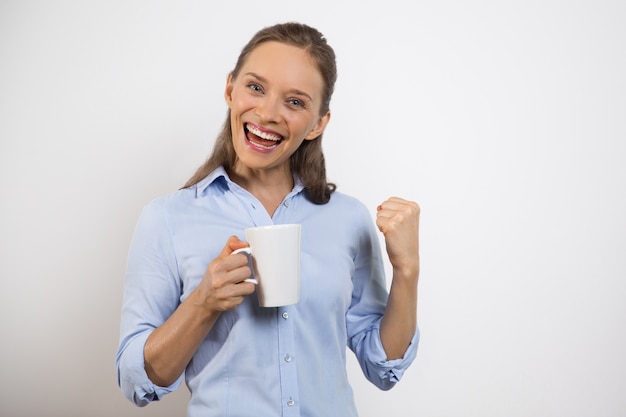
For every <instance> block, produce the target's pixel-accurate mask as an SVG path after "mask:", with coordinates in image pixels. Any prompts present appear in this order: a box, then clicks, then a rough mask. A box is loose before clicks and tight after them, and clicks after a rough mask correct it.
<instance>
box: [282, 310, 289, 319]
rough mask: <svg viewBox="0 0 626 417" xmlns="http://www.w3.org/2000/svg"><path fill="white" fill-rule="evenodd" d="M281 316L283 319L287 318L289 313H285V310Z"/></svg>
mask: <svg viewBox="0 0 626 417" xmlns="http://www.w3.org/2000/svg"><path fill="white" fill-rule="evenodd" d="M283 318H284V319H285V320H287V319H288V318H289V313H287V312H286V311H285V312H284V313H283Z"/></svg>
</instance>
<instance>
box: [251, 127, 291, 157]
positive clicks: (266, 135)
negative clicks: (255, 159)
mask: <svg viewBox="0 0 626 417" xmlns="http://www.w3.org/2000/svg"><path fill="white" fill-rule="evenodd" d="M243 133H244V137H245V140H246V144H247V145H248V146H249V147H250V148H252V149H254V150H255V151H257V152H260V153H270V152H273V151H274V150H275V149H276V148H278V147H279V146H280V144H281V143H282V142H283V140H284V137H283V136H282V135H280V134H279V133H277V132H275V131H273V130H269V129H266V128H263V127H261V126H259V125H256V124H254V123H249V122H248V123H244V124H243Z"/></svg>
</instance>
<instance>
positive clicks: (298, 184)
mask: <svg viewBox="0 0 626 417" xmlns="http://www.w3.org/2000/svg"><path fill="white" fill-rule="evenodd" d="M213 183H221V184H223V185H225V186H226V187H227V188H229V189H230V188H231V187H232V186H233V185H236V184H235V183H234V182H232V181H231V179H230V177H229V176H228V173H227V172H226V170H225V169H224V167H223V166H219V167H218V168H216V169H215V170H214V171H213V172H211V173H210V174H209V175H207V176H206V177H204V179H203V180H201V181H200V182H198V183H197V184H196V198H198V197H200V196H201V195H202V194H204V192H205V191H206V189H207V188H209V186H211V184H213ZM302 190H304V184H303V183H302V181H301V180H300V178H299V177H296V178H295V179H294V186H293V190H291V192H290V193H289V195H290V196H291V195H296V194H298V193H300V192H301V191H302Z"/></svg>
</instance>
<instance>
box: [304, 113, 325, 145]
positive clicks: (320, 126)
mask: <svg viewBox="0 0 626 417" xmlns="http://www.w3.org/2000/svg"><path fill="white" fill-rule="evenodd" d="M329 121H330V111H328V112H326V114H325V115H323V116H322V117H320V118H319V119H318V120H317V123H316V124H315V126H313V128H312V129H311V130H310V131H309V133H308V134H307V135H306V136H305V137H304V140H313V139H316V138H317V137H319V135H321V134H322V133H324V129H326V125H328V122H329Z"/></svg>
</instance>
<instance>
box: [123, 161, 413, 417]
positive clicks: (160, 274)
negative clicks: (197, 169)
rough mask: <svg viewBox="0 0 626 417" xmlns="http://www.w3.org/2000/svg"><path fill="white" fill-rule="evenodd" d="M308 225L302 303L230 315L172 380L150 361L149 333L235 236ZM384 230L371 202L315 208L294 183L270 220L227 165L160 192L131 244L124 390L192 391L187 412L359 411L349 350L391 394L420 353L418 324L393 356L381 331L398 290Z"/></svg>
mask: <svg viewBox="0 0 626 417" xmlns="http://www.w3.org/2000/svg"><path fill="white" fill-rule="evenodd" d="M284 223H299V224H301V225H302V232H301V233H302V243H301V249H302V252H301V258H300V264H301V296H300V301H299V303H298V304H295V305H291V306H286V307H271V308H267V307H260V306H259V305H258V301H257V297H256V295H254V294H253V295H251V296H248V297H246V299H245V300H244V301H243V303H241V304H240V305H239V306H238V307H237V308H235V309H233V310H230V311H226V312H223V313H222V314H221V315H220V317H219V319H218V320H217V322H216V323H215V325H214V326H213V328H212V329H211V331H210V332H209V334H208V335H207V337H206V338H205V340H204V341H203V342H202V343H201V345H200V346H199V348H198V349H197V351H196V352H195V354H194V356H193V358H192V360H191V362H190V363H189V365H188V366H187V368H186V370H185V373H184V374H183V375H181V377H180V378H179V379H178V380H177V381H176V382H175V383H174V384H172V385H171V386H169V387H161V386H157V385H155V384H153V383H152V382H151V381H150V379H149V378H148V376H147V374H146V372H145V369H144V356H143V349H144V345H145V342H146V339H147V338H148V336H149V335H150V333H151V332H152V331H154V330H155V329H156V328H157V327H159V326H160V325H161V324H162V323H163V322H164V321H165V320H167V318H168V317H169V316H170V315H171V314H172V313H173V312H174V310H176V308H177V307H178V305H179V304H180V303H181V302H182V301H183V300H184V299H185V298H186V297H187V296H188V295H189V294H190V292H192V291H193V290H194V289H195V288H196V287H197V286H198V283H199V282H200V280H201V279H202V277H203V275H204V273H205V271H206V268H207V266H208V264H209V263H210V262H211V261H212V260H213V259H214V258H216V257H217V256H218V254H219V253H220V252H221V250H222V248H223V247H224V245H225V243H226V241H227V239H228V237H229V236H231V235H237V236H239V238H240V239H242V240H245V237H244V236H245V233H244V230H245V229H246V228H248V227H253V226H265V225H271V224H284ZM386 288H387V287H386V281H385V276H384V266H383V260H382V252H381V248H380V242H379V238H378V232H377V230H376V228H375V226H374V222H373V219H372V217H371V215H370V213H369V211H368V210H367V209H366V207H365V206H364V205H363V204H362V203H361V202H359V201H358V200H356V199H355V198H353V197H350V196H347V195H345V194H342V193H340V192H334V193H333V194H332V197H331V199H330V202H328V203H327V204H323V205H317V204H314V203H312V202H310V201H309V200H308V199H307V198H306V191H305V190H304V189H303V186H302V184H301V183H300V182H299V181H296V185H295V187H294V189H293V190H292V192H291V193H289V195H287V196H286V197H285V199H284V201H283V203H282V204H281V205H280V206H279V207H278V209H277V210H276V211H275V213H274V214H273V216H271V217H270V215H269V214H268V212H267V211H266V210H265V208H264V207H263V205H262V204H261V203H260V202H259V201H258V200H257V199H256V198H255V197H254V196H253V195H252V194H250V193H249V192H248V191H246V190H245V189H243V188H242V187H240V186H239V185H237V184H235V183H234V182H232V181H231V180H230V179H229V178H228V175H227V174H226V172H225V171H224V169H223V168H219V169H217V170H215V171H214V172H213V173H212V174H210V175H209V176H207V177H206V178H205V179H204V180H203V181H201V182H200V183H198V184H196V185H194V186H192V187H189V188H185V189H181V190H179V191H177V192H174V193H172V194H169V195H167V196H163V197H160V198H157V199H155V200H154V201H152V202H151V203H149V204H148V205H147V206H146V207H145V208H144V209H143V211H142V213H141V215H140V217H139V220H138V222H137V225H136V228H135V232H134V236H133V239H132V243H131V246H130V250H129V256H128V264H127V271H126V278H125V287H124V301H123V307H122V317H121V326H120V344H119V350H118V353H117V358H116V364H117V370H118V382H119V385H120V387H121V389H122V391H123V393H124V394H125V395H126V397H128V398H129V399H130V400H131V401H133V402H134V403H135V404H137V405H140V406H143V405H146V404H148V403H149V402H151V401H155V400H159V399H161V398H162V396H163V395H165V394H167V393H168V392H171V391H173V390H175V389H177V388H178V387H179V386H180V384H181V382H182V379H183V378H185V381H186V384H187V386H188V388H189V390H190V391H191V398H190V401H189V406H188V415H189V416H190V417H195V416H205V417H211V416H215V417H217V416H219V417H244V416H245V417H249V416H251V415H255V416H302V417H304V416H307V417H314V416H319V417H332V416H337V417H350V416H356V415H357V411H356V407H355V404H354V399H353V394H352V389H351V387H350V384H349V382H348V375H347V372H346V353H347V349H346V346H347V347H349V348H350V350H351V351H352V352H354V354H355V355H356V357H357V359H358V362H359V364H360V366H361V368H362V370H363V373H364V375H365V377H366V378H367V379H368V380H370V381H371V382H372V383H374V384H375V385H376V386H378V387H379V388H380V389H383V390H386V389H389V388H391V387H393V386H394V385H395V383H396V382H398V381H399V380H400V378H401V377H402V374H403V372H404V371H405V370H406V369H407V367H408V366H409V365H410V364H411V362H412V361H413V360H414V358H415V354H416V351H417V344H418V339H419V331H418V329H416V331H415V335H414V337H413V340H412V341H411V344H410V345H409V347H408V348H407V351H406V352H405V354H404V356H403V358H401V359H394V360H387V359H386V356H385V352H384V350H383V347H382V343H381V340H380V334H379V327H380V321H381V318H382V315H383V312H384V309H385V304H386V301H387V297H388V293H387V289H386Z"/></svg>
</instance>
